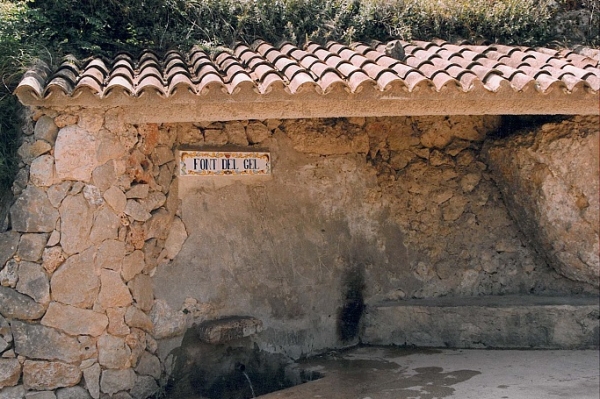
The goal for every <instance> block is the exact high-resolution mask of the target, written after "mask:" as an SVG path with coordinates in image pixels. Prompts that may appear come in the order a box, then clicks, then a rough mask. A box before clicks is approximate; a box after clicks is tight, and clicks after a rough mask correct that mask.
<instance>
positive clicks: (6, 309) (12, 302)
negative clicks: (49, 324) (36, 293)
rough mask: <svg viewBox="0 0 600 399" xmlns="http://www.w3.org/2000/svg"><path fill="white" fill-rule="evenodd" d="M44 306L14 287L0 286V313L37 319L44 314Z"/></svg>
mask: <svg viewBox="0 0 600 399" xmlns="http://www.w3.org/2000/svg"><path fill="white" fill-rule="evenodd" d="M45 311H46V309H45V308H44V306H42V305H40V304H39V303H36V302H35V301H34V300H33V299H32V298H30V297H29V296H27V295H23V294H20V293H18V292H17V291H15V290H14V289H12V288H9V287H2V286H0V314H1V315H2V316H4V317H7V318H9V319H18V320H36V319H39V318H40V317H42V316H43V315H44V312H45Z"/></svg>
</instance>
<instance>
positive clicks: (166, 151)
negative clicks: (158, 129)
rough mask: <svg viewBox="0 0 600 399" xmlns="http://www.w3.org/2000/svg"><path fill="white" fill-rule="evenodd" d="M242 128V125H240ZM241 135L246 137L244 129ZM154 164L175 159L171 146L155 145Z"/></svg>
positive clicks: (161, 163)
mask: <svg viewBox="0 0 600 399" xmlns="http://www.w3.org/2000/svg"><path fill="white" fill-rule="evenodd" d="M242 129H243V127H242ZM242 133H243V135H244V140H245V139H246V133H245V132H244V131H242ZM245 145H248V143H247V142H246V144H245ZM153 156H154V164H155V165H158V166H162V165H164V164H166V163H167V162H171V161H172V160H174V159H175V155H174V154H173V151H172V150H171V148H169V147H167V146H164V145H161V146H158V147H156V149H155V150H154V154H153Z"/></svg>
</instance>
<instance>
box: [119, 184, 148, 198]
mask: <svg viewBox="0 0 600 399" xmlns="http://www.w3.org/2000/svg"><path fill="white" fill-rule="evenodd" d="M149 192H150V185H149V184H136V185H134V186H131V188H130V189H129V190H128V191H127V192H126V193H125V196H126V197H127V199H131V198H146V197H147V196H148V193H149Z"/></svg>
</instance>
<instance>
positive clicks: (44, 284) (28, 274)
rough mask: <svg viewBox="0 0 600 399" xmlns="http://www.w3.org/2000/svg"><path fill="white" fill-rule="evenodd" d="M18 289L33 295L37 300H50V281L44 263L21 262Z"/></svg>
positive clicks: (42, 302)
mask: <svg viewBox="0 0 600 399" xmlns="http://www.w3.org/2000/svg"><path fill="white" fill-rule="evenodd" d="M16 288H17V291H19V292H20V293H21V294H25V295H28V296H30V297H32V298H33V299H34V300H35V301H36V302H38V303H41V304H47V303H48V302H50V283H49V282H48V276H47V275H46V273H45V272H44V268H43V267H42V265H40V264H38V263H33V262H21V263H20V264H19V281H18V282H17V287H16Z"/></svg>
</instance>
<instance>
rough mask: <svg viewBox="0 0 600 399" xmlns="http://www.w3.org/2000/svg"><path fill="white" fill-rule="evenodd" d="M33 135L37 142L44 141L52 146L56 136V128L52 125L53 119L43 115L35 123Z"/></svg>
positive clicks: (54, 124)
mask: <svg viewBox="0 0 600 399" xmlns="http://www.w3.org/2000/svg"><path fill="white" fill-rule="evenodd" d="M33 135H34V137H35V138H36V139H38V140H45V141H47V142H48V143H49V144H51V145H52V144H54V142H55V141H56V136H57V135H58V127H57V126H56V123H54V119H52V118H51V117H49V116H47V115H44V116H42V117H41V118H40V119H38V120H37V122H36V123H35V129H34V131H33Z"/></svg>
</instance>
